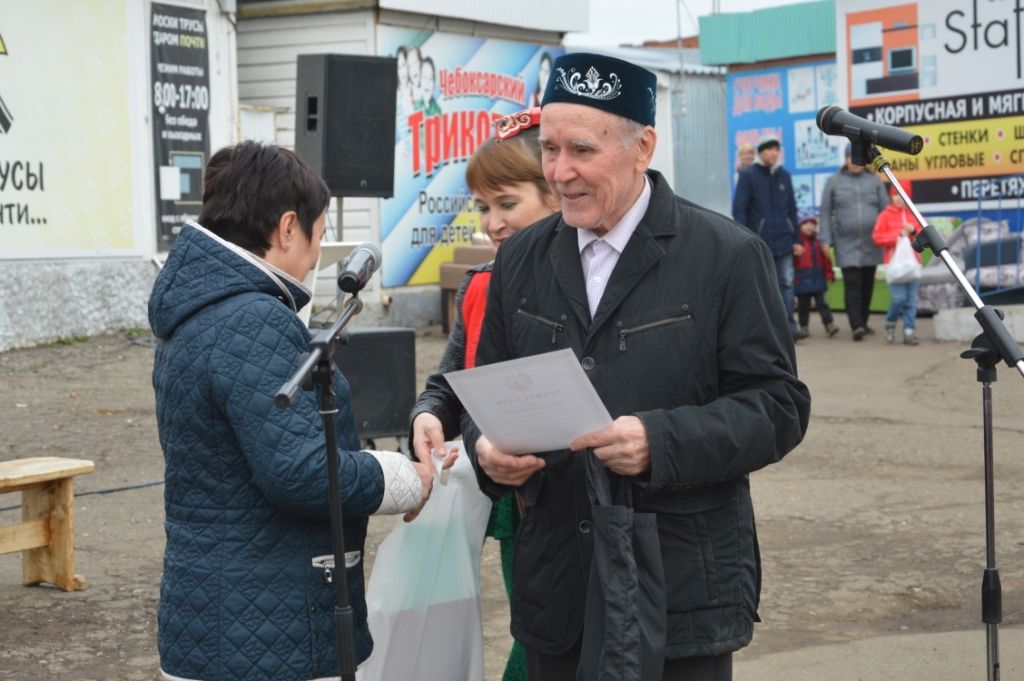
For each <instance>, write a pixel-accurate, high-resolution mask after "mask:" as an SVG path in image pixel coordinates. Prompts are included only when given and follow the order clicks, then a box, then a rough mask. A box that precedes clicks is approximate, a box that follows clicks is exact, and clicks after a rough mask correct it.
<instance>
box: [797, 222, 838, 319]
mask: <svg viewBox="0 0 1024 681" xmlns="http://www.w3.org/2000/svg"><path fill="white" fill-rule="evenodd" d="M800 242H801V243H802V244H803V247H804V252H803V253H802V254H801V255H799V256H796V258H794V260H793V268H794V276H793V290H794V292H795V293H796V298H797V303H798V305H797V318H798V320H799V322H800V326H799V328H798V329H797V332H796V337H797V338H798V339H800V338H807V337H808V336H810V335H811V332H810V331H809V330H808V329H807V324H808V322H809V321H810V319H811V300H812V299H813V300H814V304H815V306H816V307H817V308H818V312H819V313H820V314H821V321H822V323H824V324H825V332H826V333H827V334H828V336H829V338H831V337H832V336H834V335H836V333H837V332H838V331H839V327H837V326H836V325H835V324H834V323H833V318H832V310H831V308H829V306H828V303H826V302H825V289H827V288H828V283H829V282H830V281H835V278H836V277H835V273H834V272H833V271H832V259H831V258H829V257H828V253H826V252H825V249H824V248H823V247H822V245H821V242H820V241H818V218H816V217H813V216H812V217H805V218H804V219H802V220H801V221H800Z"/></svg>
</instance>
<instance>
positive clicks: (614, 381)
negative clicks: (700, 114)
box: [462, 171, 810, 658]
mask: <svg viewBox="0 0 1024 681" xmlns="http://www.w3.org/2000/svg"><path fill="white" fill-rule="evenodd" d="M648 176H649V178H650V180H651V181H652V184H653V193H652V197H651V202H650V206H649V208H648V210H647V213H646V215H645V216H644V218H643V220H642V221H641V222H640V224H639V225H638V227H637V229H636V232H635V234H634V235H633V237H632V238H631V239H630V240H629V243H628V244H627V246H626V248H625V250H624V252H623V253H622V256H621V257H620V259H619V261H618V263H617V265H616V267H615V270H614V272H613V273H612V275H611V277H610V279H609V282H608V285H607V289H606V290H605V293H604V297H603V299H602V300H601V304H600V306H599V307H598V309H597V312H596V315H595V317H594V319H593V320H591V318H590V312H589V308H588V306H587V295H586V290H585V286H584V281H583V272H582V266H581V264H580V256H579V250H578V246H577V237H576V231H575V230H574V229H573V228H571V227H568V226H567V225H566V224H565V223H564V222H563V221H562V220H561V214H555V215H554V216H552V217H551V218H549V219H546V220H544V221H542V222H540V223H538V224H537V225H535V226H533V227H531V228H530V229H528V230H524V231H523V232H520V233H517V234H515V235H513V236H512V237H510V238H509V239H508V240H507V241H506V242H505V244H504V245H503V246H502V247H501V249H499V250H498V255H497V259H496V261H495V266H494V274H493V276H492V279H491V288H490V294H489V297H488V301H487V315H486V317H485V320H484V329H483V334H482V337H481V340H480V348H479V351H478V353H477V363H478V364H479V365H483V364H490V363H494V362H498V361H502V360H506V359H512V358H516V357H523V356H527V355H535V354H539V353H543V352H548V351H551V350H556V349H560V348H566V347H568V348H572V349H573V351H574V352H575V353H576V355H577V356H578V357H579V358H580V360H581V364H582V366H583V368H584V369H585V370H586V372H587V375H588V376H589V377H590V379H591V381H592V382H593V384H594V387H595V388H596V389H597V392H598V394H599V395H600V396H601V398H602V399H603V401H604V403H605V405H606V406H607V407H608V411H609V412H610V413H611V415H612V417H613V418H615V417H618V416H621V415H623V414H635V415H637V416H638V417H640V419H641V420H642V421H643V423H644V426H645V428H646V430H647V436H648V440H649V442H650V451H651V468H650V471H649V472H648V473H646V474H644V475H643V476H641V477H639V478H636V479H634V481H633V482H634V484H635V485H636V492H637V500H636V506H637V508H639V509H641V510H654V511H656V512H658V513H659V528H660V538H661V545H662V553H663V556H664V560H665V567H666V575H667V577H668V580H669V583H668V592H669V599H668V603H667V607H668V627H669V628H668V650H667V654H668V656H669V657H671V658H677V657H690V656H695V655H710V654H719V653H723V652H727V651H733V650H736V649H738V648H741V647H742V646H744V645H746V644H747V643H749V642H750V639H751V635H752V629H753V621H754V619H755V617H756V609H757V602H758V592H759V583H760V566H759V562H760V561H759V557H758V551H757V540H756V538H755V534H754V516H753V508H752V505H751V499H750V490H749V485H748V480H747V474H748V473H750V472H751V471H755V470H757V469H759V468H762V467H764V466H766V465H768V464H770V463H774V462H775V461H778V460H779V459H781V458H782V457H783V456H784V455H785V454H786V453H787V452H789V451H790V450H791V449H793V447H795V446H796V445H797V444H798V443H799V442H800V440H801V439H802V437H803V434H804V431H805V429H806V426H807V419H808V415H809V412H810V396H809V394H808V391H807V388H806V387H805V386H804V385H803V384H802V383H801V382H800V381H799V380H798V379H797V378H796V364H795V357H794V351H793V342H792V335H791V333H790V331H789V326H788V324H787V321H786V313H785V311H784V309H783V307H782V300H781V298H780V297H779V293H778V284H777V283H776V279H775V270H774V266H773V262H772V258H771V255H770V253H769V252H768V249H767V247H766V246H765V243H764V242H763V241H762V240H761V239H758V238H757V237H756V236H754V235H753V234H752V233H750V232H749V231H747V230H745V229H742V228H741V227H739V226H738V225H737V224H736V223H734V222H732V221H731V220H729V219H727V218H725V217H722V216H721V215H718V214H716V213H713V212H711V211H708V210H706V209H704V208H701V207H699V206H696V205H694V204H692V203H689V202H687V201H684V200H683V199H680V198H678V197H676V196H675V195H674V194H673V193H672V191H671V189H670V188H669V187H668V185H667V184H666V183H665V180H664V179H663V178H662V176H661V175H660V174H659V173H656V172H653V171H651V172H649V173H648ZM462 432H463V435H464V437H465V440H466V451H467V452H469V453H470V456H471V457H473V458H474V459H475V453H476V449H475V444H476V440H477V438H478V437H479V430H478V429H477V428H476V426H475V425H474V424H473V422H472V420H471V419H469V417H468V416H464V417H463V428H462ZM589 455H590V454H589V453H578V454H573V453H571V452H569V451H568V450H562V451H556V452H547V453H544V454H543V456H544V458H545V459H546V461H547V466H546V467H545V468H544V470H542V471H541V472H539V473H537V474H536V475H535V476H534V477H533V478H531V480H530V481H528V482H527V483H526V485H524V487H523V489H522V490H520V494H521V495H522V496H523V497H524V500H525V502H526V504H527V506H528V509H527V511H526V516H525V518H524V521H523V525H522V527H521V529H520V533H519V546H518V549H517V551H516V557H515V562H514V568H513V574H514V586H513V596H512V603H511V609H512V633H513V635H514V636H515V637H516V638H517V639H519V640H520V641H522V642H524V643H525V644H526V645H528V646H530V647H533V648H535V649H538V650H540V651H542V652H546V653H550V654H557V653H560V652H564V651H565V650H566V649H568V648H569V647H570V646H571V645H572V644H574V643H575V642H576V640H577V638H578V637H579V635H580V631H581V627H582V625H583V607H584V595H585V593H586V581H587V576H588V574H589V563H590V556H591V552H592V544H591V541H590V536H589V529H590V528H589V518H590V504H589V501H588V500H587V495H586V489H585V482H584V467H583V465H581V464H582V462H583V461H584V459H583V457H584V456H589ZM477 472H478V479H479V481H480V484H481V488H482V489H483V490H484V491H485V492H487V493H488V494H491V495H498V494H501V493H502V492H504V491H506V488H504V487H503V486H501V485H498V484H496V483H495V482H494V481H492V480H491V479H490V478H488V477H487V476H486V474H484V473H483V471H482V470H480V468H479V465H477ZM612 477H613V483H615V482H616V480H614V478H616V476H612Z"/></svg>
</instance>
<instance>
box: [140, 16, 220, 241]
mask: <svg viewBox="0 0 1024 681" xmlns="http://www.w3.org/2000/svg"><path fill="white" fill-rule="evenodd" d="M150 24H151V26H150V28H151V30H150V37H151V40H152V43H151V45H150V54H151V59H150V61H151V67H152V68H151V82H152V88H153V91H152V93H151V94H152V99H153V162H154V164H155V165H156V167H155V169H154V170H155V173H154V177H155V180H156V228H157V250H158V251H167V250H169V249H170V247H171V245H172V244H173V243H174V238H175V236H176V235H177V233H178V230H180V229H181V225H183V224H184V223H185V222H186V221H187V220H194V219H195V218H196V216H198V214H199V208H200V205H201V204H202V199H203V168H204V167H205V166H206V159H207V158H208V157H209V156H210V53H209V46H208V41H207V35H206V12H204V11H202V10H193V9H185V8H183V7H176V6H174V5H160V4H157V3H153V5H152V13H151V21H150Z"/></svg>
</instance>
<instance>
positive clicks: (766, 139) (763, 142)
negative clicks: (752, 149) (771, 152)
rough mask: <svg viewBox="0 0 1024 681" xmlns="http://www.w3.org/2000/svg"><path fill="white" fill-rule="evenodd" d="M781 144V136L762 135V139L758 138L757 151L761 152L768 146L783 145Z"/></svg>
mask: <svg viewBox="0 0 1024 681" xmlns="http://www.w3.org/2000/svg"><path fill="white" fill-rule="evenodd" d="M781 146H782V145H781V144H779V138H778V137H776V136H775V135H761V139H759V140H757V153H759V154H760V153H761V152H762V151H764V150H765V149H767V148H768V147H781Z"/></svg>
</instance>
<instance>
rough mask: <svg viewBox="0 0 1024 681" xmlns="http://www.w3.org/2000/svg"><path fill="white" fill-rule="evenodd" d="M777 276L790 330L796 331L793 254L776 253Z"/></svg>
mask: <svg viewBox="0 0 1024 681" xmlns="http://www.w3.org/2000/svg"><path fill="white" fill-rule="evenodd" d="M773 258H774V259H775V276H776V278H777V279H778V280H779V293H781V294H782V304H783V305H785V306H786V320H787V321H788V322H789V330H790V331H796V322H795V321H793V254H792V253H790V254H789V255H776V256H773Z"/></svg>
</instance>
